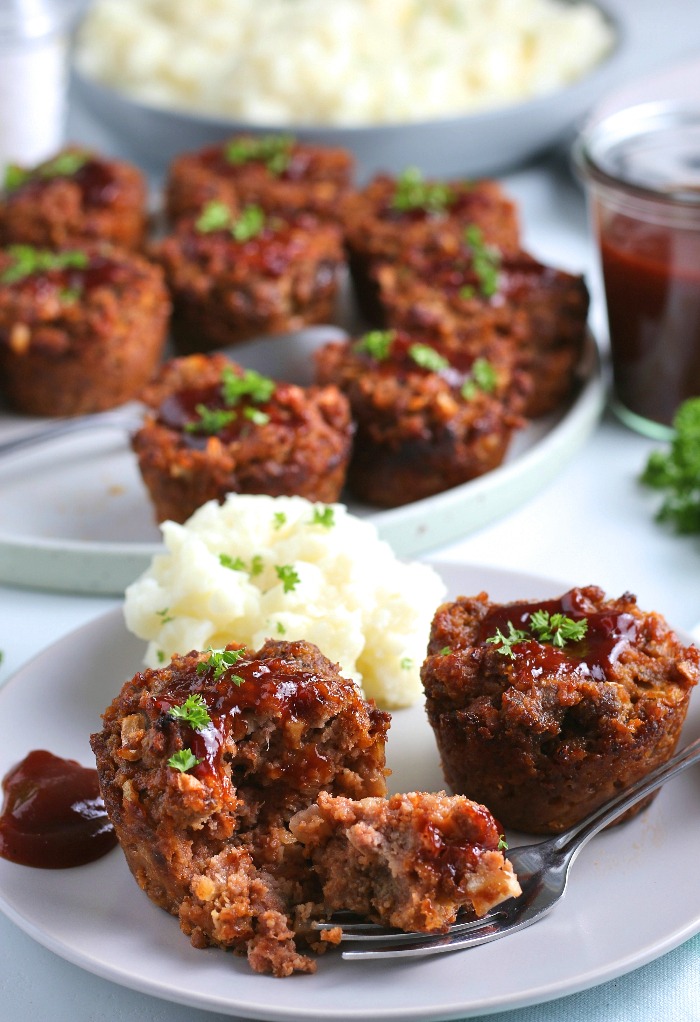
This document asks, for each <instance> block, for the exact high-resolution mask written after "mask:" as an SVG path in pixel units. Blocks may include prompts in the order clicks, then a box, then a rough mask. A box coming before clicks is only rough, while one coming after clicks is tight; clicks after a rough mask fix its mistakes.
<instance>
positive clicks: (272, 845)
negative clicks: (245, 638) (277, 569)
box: [91, 641, 389, 976]
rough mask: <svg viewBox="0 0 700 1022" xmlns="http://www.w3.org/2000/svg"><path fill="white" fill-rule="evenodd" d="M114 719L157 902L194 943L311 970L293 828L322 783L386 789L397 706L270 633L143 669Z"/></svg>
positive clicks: (136, 865) (128, 799) (113, 751)
mask: <svg viewBox="0 0 700 1022" xmlns="http://www.w3.org/2000/svg"><path fill="white" fill-rule="evenodd" d="M103 721H104V723H103V727H102V730H101V731H100V732H98V733H96V734H94V735H92V738H91V744H92V748H93V751H94V753H95V757H96V761H97V770H98V774H99V778H100V787H101V791H102V795H103V798H104V802H105V806H106V808H107V812H108V814H109V816H110V819H111V821H112V823H113V825H114V829H115V831H116V834H117V837H118V839H119V842H120V845H121V847H122V850H123V852H124V855H125V856H126V860H127V862H128V865H129V868H130V869H131V872H132V873H133V875H134V877H135V879H136V881H137V883H138V884H139V886H140V887H141V888H142V889H143V890H144V891H145V892H146V894H147V895H148V897H149V898H151V899H152V901H154V902H155V903H156V904H157V905H159V906H160V907H161V908H163V909H165V910H166V911H168V912H171V913H172V914H173V915H176V916H178V917H179V920H180V925H181V927H182V929H183V931H184V932H185V933H186V934H188V935H189V936H190V938H191V940H192V943H193V944H194V945H195V947H198V948H203V947H207V946H209V945H214V946H217V947H222V948H228V949H232V950H234V951H236V952H238V953H240V954H247V956H248V961H249V962H250V965H251V966H252V968H253V969H255V970H256V971H258V972H270V973H272V974H273V975H275V976H287V975H289V974H290V973H292V972H295V971H301V972H311V971H313V970H314V968H315V964H314V962H313V960H312V959H310V958H309V957H307V956H306V955H305V954H302V953H300V952H299V951H298V950H297V947H296V937H295V932H294V928H295V919H298V920H299V921H300V924H301V923H303V919H304V915H305V912H306V911H307V910H308V909H309V907H310V906H309V903H310V902H314V901H316V900H317V897H318V894H319V891H318V881H317V880H316V878H315V876H314V874H313V873H312V872H311V870H310V869H309V868H308V865H307V864H306V862H305V859H304V856H303V854H302V851H301V846H300V845H299V844H298V843H297V842H296V841H295V840H294V838H293V837H292V835H291V833H290V831H289V828H288V823H289V820H290V819H291V817H292V816H293V815H294V814H295V813H297V812H298V811H299V810H300V809H304V808H306V807H307V806H308V805H310V804H311V803H313V802H314V801H315V799H316V797H317V796H318V794H319V793H320V792H321V791H329V792H331V793H332V794H334V795H343V796H347V797H349V798H353V799H362V798H365V797H368V796H381V795H383V794H384V792H385V790H386V789H385V773H386V770H385V765H384V742H385V736H386V731H387V728H388V726H389V716H388V714H386V713H383V712H381V711H379V710H377V709H376V708H375V707H374V706H373V705H372V704H370V703H367V702H365V700H364V699H362V697H361V696H360V695H359V692H358V689H357V688H356V687H355V685H354V684H353V683H352V682H351V681H348V680H346V679H345V678H343V677H342V676H341V675H340V673H339V670H338V668H337V666H335V665H333V664H332V663H331V662H330V661H329V660H327V659H326V658H325V657H324V656H323V655H322V654H321V653H319V651H318V649H317V648H316V647H315V646H313V645H311V644H309V643H305V642H289V643H283V642H273V641H268V642H266V643H265V644H264V645H263V647H262V648H261V649H260V650H258V651H257V652H252V651H251V652H248V651H246V650H245V649H237V648H235V647H233V646H229V647H227V648H226V650H221V651H209V652H208V653H195V652H191V653H188V654H187V655H186V656H176V657H173V659H172V661H171V663H170V664H169V665H167V666H164V667H162V668H160V669H158V670H147V671H145V672H143V673H139V674H136V675H135V676H134V678H132V679H131V680H130V681H127V682H126V683H125V684H124V686H123V688H122V690H121V692H120V693H119V695H118V696H117V697H116V698H115V699H114V701H113V702H112V703H111V705H110V706H109V707H108V708H107V710H106V711H105V713H104V715H103ZM317 937H318V935H316V939H317ZM310 939H312V940H313V939H314V938H310Z"/></svg>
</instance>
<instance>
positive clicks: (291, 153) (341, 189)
mask: <svg viewBox="0 0 700 1022" xmlns="http://www.w3.org/2000/svg"><path fill="white" fill-rule="evenodd" d="M353 174H354V159H353V157H352V155H351V153H350V152H349V151H348V150H346V149H340V148H333V147H330V146H326V147H322V146H315V145H310V144H309V143H305V142H300V141H298V140H297V139H295V138H293V137H292V136H291V135H275V134H269V135H258V136H255V135H237V136H235V137H233V138H230V139H228V140H227V141H226V142H223V143H217V144H216V145H210V146H206V147H205V148H203V149H200V150H198V151H197V152H192V153H183V154H182V155H180V156H178V157H177V158H176V159H175V160H174V161H173V163H172V164H171V166H170V169H169V172H168V178H167V181H166V189H165V191H166V211H167V213H168V216H169V217H170V219H171V220H178V219H180V218H181V217H183V216H193V215H195V216H196V215H197V214H198V213H199V212H200V211H201V210H202V208H203V207H204V206H205V205H207V203H209V202H212V201H215V202H223V203H225V204H226V205H228V206H231V207H232V208H234V209H240V208H242V207H243V206H245V205H248V204H250V203H254V204H255V205H258V206H260V207H261V208H262V209H264V210H265V211H267V212H276V213H283V214H285V215H287V216H289V215H291V214H294V213H298V212H300V211H301V210H308V211H310V212H313V213H316V214H318V215H320V216H323V217H330V218H332V219H335V218H336V217H337V215H338V203H339V201H340V199H341V198H342V196H344V195H345V194H346V192H347V191H348V190H349V188H350V186H351V184H352V179H353Z"/></svg>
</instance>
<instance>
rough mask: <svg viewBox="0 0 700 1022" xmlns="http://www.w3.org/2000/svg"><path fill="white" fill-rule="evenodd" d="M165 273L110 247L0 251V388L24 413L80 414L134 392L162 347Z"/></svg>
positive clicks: (152, 368)
mask: <svg viewBox="0 0 700 1022" xmlns="http://www.w3.org/2000/svg"><path fill="white" fill-rule="evenodd" d="M169 313H170V301H169V298H168V293H167V291H166V288H165V284H164V281H163V274H162V272H161V270H160V269H159V268H158V267H157V266H153V265H152V264H151V263H149V262H147V261H146V260H145V259H143V258H142V257H141V256H139V255H137V254H136V253H134V252H128V251H126V250H123V249H117V248H114V247H110V246H107V245H92V246H86V247H81V248H65V249H58V250H48V249H37V248H33V247H32V246H29V245H13V246H9V247H8V248H6V249H4V250H0V390H2V392H3V394H4V396H5V398H6V399H7V401H8V403H9V404H11V405H12V407H13V408H16V409H17V410H18V411H20V412H25V413H27V414H29V415H50V416H55V415H83V414H85V413H88V412H99V411H103V410H104V409H107V408H113V407H115V406H116V405H120V404H123V403H124V402H125V401H129V400H131V399H133V398H135V397H137V396H138V394H139V392H140V390H141V388H142V387H143V386H144V385H145V384H146V383H147V381H148V380H149V379H150V377H151V375H152V374H153V372H154V371H155V368H156V366H157V365H158V363H159V361H160V357H161V353H162V351H163V348H164V345H165V340H166V331H167V325H168V317H169Z"/></svg>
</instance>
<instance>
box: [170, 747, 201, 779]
mask: <svg viewBox="0 0 700 1022" xmlns="http://www.w3.org/2000/svg"><path fill="white" fill-rule="evenodd" d="M201 762H202V761H201V759H197V757H196V756H195V754H194V753H193V752H192V750H191V749H181V750H180V752H174V753H173V755H172V756H171V757H170V759H169V760H168V766H169V767H172V768H173V770H179V771H180V773H181V774H186V773H187V771H188V770H191V769H192V767H196V766H197V764H198V763H201Z"/></svg>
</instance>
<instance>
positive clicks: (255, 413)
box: [243, 408, 270, 426]
mask: <svg viewBox="0 0 700 1022" xmlns="http://www.w3.org/2000/svg"><path fill="white" fill-rule="evenodd" d="M243 418H244V419H248V421H249V422H252V423H253V424H254V425H256V426H264V425H265V424H266V423H267V422H269V421H270V416H269V415H268V414H267V412H262V411H261V410H260V409H259V408H244V409H243Z"/></svg>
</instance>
